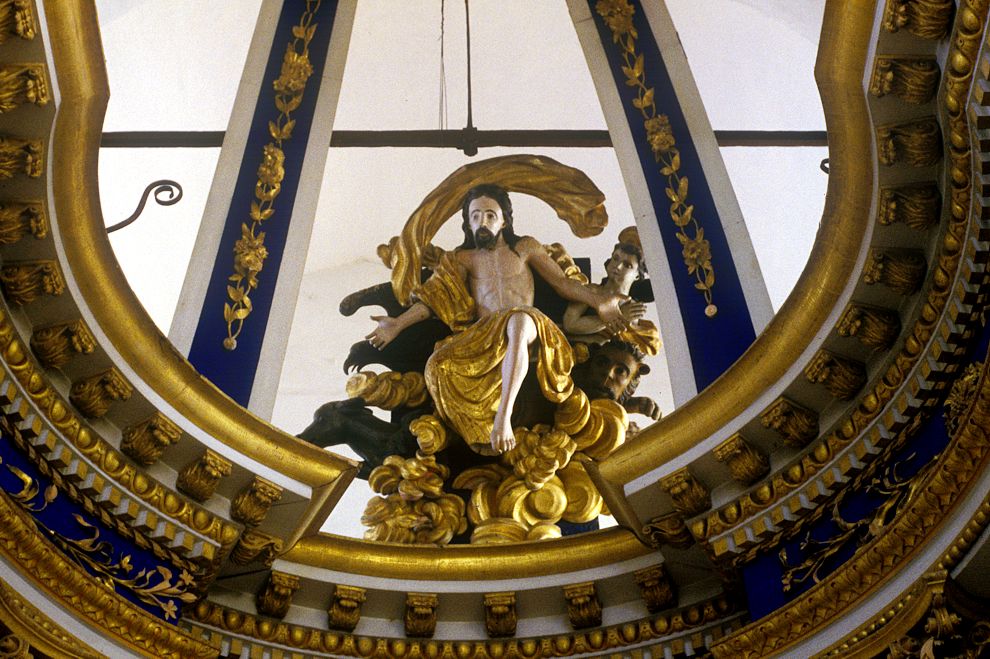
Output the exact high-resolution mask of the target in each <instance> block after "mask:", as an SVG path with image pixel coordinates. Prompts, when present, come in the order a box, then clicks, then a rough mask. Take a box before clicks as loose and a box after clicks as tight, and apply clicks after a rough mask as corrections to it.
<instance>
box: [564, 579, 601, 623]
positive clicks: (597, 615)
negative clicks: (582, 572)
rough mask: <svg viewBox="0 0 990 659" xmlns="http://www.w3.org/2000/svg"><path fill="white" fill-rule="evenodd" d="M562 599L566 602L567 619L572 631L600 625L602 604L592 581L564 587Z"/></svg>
mask: <svg viewBox="0 0 990 659" xmlns="http://www.w3.org/2000/svg"><path fill="white" fill-rule="evenodd" d="M564 599H565V600H567V617H568V619H569V620H570V621H571V627H573V628H574V629H587V628H589V627H598V626H600V625H601V624H602V603H601V600H599V599H598V592H597V591H596V590H595V583H594V582H593V581H589V582H587V583H580V584H574V585H573V586H564Z"/></svg>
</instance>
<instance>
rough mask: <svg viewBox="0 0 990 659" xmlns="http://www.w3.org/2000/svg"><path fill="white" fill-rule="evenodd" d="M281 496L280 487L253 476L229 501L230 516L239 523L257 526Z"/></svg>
mask: <svg viewBox="0 0 990 659" xmlns="http://www.w3.org/2000/svg"><path fill="white" fill-rule="evenodd" d="M281 498H282V488H281V487H279V486H278V485H276V484H275V483H272V482H271V481H268V480H265V479H264V478H262V477H261V476H255V477H254V480H253V481H251V484H250V485H248V486H247V487H246V488H244V489H243V490H242V491H241V493H240V494H238V495H237V496H236V497H234V500H233V501H232V502H231V503H230V516H231V517H232V518H233V519H234V520H235V521H238V522H240V523H241V524H246V525H247V526H257V525H258V524H261V522H262V521H264V519H265V517H266V516H267V515H268V511H269V510H271V507H272V504H274V503H275V502H276V501H278V500H279V499H281Z"/></svg>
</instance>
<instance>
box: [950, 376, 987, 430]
mask: <svg viewBox="0 0 990 659" xmlns="http://www.w3.org/2000/svg"><path fill="white" fill-rule="evenodd" d="M982 371H983V364H982V363H981V362H974V363H972V364H969V365H968V366H966V368H965V369H964V370H963V372H962V374H961V375H960V376H959V377H958V378H956V380H955V381H954V382H953V383H952V388H951V389H950V390H949V395H948V396H946V397H945V429H946V431H947V432H948V433H949V436H950V437H954V436H955V435H956V433H957V432H959V424H960V422H961V421H962V419H963V416H964V415H965V413H966V411H967V410H968V409H969V407H970V405H972V404H973V401H974V400H975V399H976V392H977V388H978V385H979V381H980V373H981V372H982Z"/></svg>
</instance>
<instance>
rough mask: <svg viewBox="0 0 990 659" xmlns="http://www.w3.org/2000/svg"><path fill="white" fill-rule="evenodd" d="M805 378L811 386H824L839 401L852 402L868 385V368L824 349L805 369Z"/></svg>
mask: <svg viewBox="0 0 990 659" xmlns="http://www.w3.org/2000/svg"><path fill="white" fill-rule="evenodd" d="M804 377H805V378H807V380H808V382H810V383H811V384H822V385H824V386H825V388H826V389H828V392H829V393H830V394H832V395H833V396H835V397H836V398H838V399H839V400H852V399H853V398H855V397H856V394H857V393H858V392H859V390H860V389H862V388H863V385H865V384H866V366H865V365H864V364H863V363H862V362H858V361H856V360H853V359H849V358H847V357H840V356H839V355H836V354H835V353H833V352H830V351H828V350H824V349H822V350H819V351H818V352H817V353H815V356H814V357H813V358H812V360H811V363H809V364H808V365H807V366H806V367H805V369H804Z"/></svg>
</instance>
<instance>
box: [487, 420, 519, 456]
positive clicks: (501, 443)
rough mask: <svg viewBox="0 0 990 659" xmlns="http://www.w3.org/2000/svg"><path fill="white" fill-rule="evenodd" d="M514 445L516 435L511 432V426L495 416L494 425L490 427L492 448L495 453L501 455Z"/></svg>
mask: <svg viewBox="0 0 990 659" xmlns="http://www.w3.org/2000/svg"><path fill="white" fill-rule="evenodd" d="M515 447H516V436H515V435H514V434H513V433H512V426H511V425H510V424H509V423H507V422H505V421H502V420H501V419H499V418H498V416H496V417H495V426H494V427H493V428H492V450H493V451H495V454H496V455H501V454H502V453H505V452H506V451H511V450H512V449H514V448H515Z"/></svg>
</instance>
